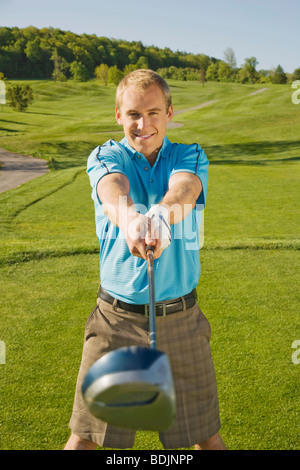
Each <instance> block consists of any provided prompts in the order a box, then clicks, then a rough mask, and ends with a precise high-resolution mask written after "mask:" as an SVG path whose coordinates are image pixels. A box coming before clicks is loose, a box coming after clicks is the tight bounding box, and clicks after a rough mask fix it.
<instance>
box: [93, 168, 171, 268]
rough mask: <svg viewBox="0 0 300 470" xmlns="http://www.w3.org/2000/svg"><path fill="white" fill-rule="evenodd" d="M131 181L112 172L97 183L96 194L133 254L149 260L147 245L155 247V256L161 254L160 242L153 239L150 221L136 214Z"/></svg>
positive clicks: (120, 174)
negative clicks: (130, 191)
mask: <svg viewBox="0 0 300 470" xmlns="http://www.w3.org/2000/svg"><path fill="white" fill-rule="evenodd" d="M129 190H130V185H129V181H128V178H127V177H126V176H125V175H123V174H122V173H111V174H108V175H106V176H104V177H103V178H102V179H101V180H100V181H99V183H98V186H97V193H98V196H99V199H100V201H101V203H102V207H103V210H104V212H105V214H106V215H107V217H108V218H109V220H110V221H111V222H112V223H113V224H114V225H116V226H117V227H119V228H120V230H122V232H123V233H124V236H125V239H126V242H127V245H128V248H129V250H130V252H131V253H132V254H133V255H135V256H138V257H140V258H144V259H146V245H152V246H155V250H154V257H155V258H156V257H159V256H160V255H161V253H162V249H161V242H160V240H159V239H157V238H153V237H151V227H150V219H149V218H148V217H146V216H145V215H143V214H140V213H138V212H137V211H136V209H135V207H134V202H133V201H132V199H131V198H130V196H129Z"/></svg>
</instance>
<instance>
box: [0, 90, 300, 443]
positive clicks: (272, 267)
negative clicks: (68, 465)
mask: <svg viewBox="0 0 300 470" xmlns="http://www.w3.org/2000/svg"><path fill="white" fill-rule="evenodd" d="M27 83H28V82H27ZM31 85H32V87H33V89H34V92H35V95H36V100H35V102H34V104H33V105H32V106H31V107H30V108H29V109H28V111H27V112H25V113H16V112H14V111H12V110H11V109H10V108H7V107H5V112H3V113H1V124H0V146H2V147H5V148H7V149H9V150H12V151H17V152H20V153H23V154H24V153H25V154H31V155H34V156H42V157H43V158H45V159H47V160H50V158H51V157H52V158H54V160H55V166H56V168H57V170H53V169H51V171H50V172H49V173H48V174H46V175H44V176H42V177H40V178H37V179H36V180H33V181H30V182H28V183H26V184H25V185H22V186H21V187H19V188H17V189H14V190H11V191H8V192H6V193H3V194H0V221H1V223H0V235H1V247H0V269H1V278H0V292H1V304H0V305H1V307H0V318H1V321H0V340H2V341H4V342H5V345H6V364H5V365H4V364H1V365H0V449H25V450H28V449H61V448H62V447H63V445H64V443H65V441H66V440H67V438H68V435H69V429H68V422H69V418H70V414H71V410H72V404H73V395H74V390H75V383H76V378H77V372H78V367H79V364H80V359H81V350H82V343H83V332H84V325H85V321H86V319H87V317H88V315H89V313H90V311H91V310H92V308H93V306H94V303H95V296H96V292H97V288H98V284H99V253H98V251H99V247H98V241H97V239H96V235H95V223H94V210H93V203H92V200H91V190H90V186H89V182H88V178H87V175H86V172H85V167H86V159H87V156H88V154H89V153H90V151H91V150H92V149H93V148H94V147H95V146H96V145H98V144H101V143H102V142H104V141H105V140H107V139H109V138H112V137H114V138H116V139H120V138H121V137H122V133H120V132H119V130H120V129H119V127H118V126H117V124H116V123H115V120H114V116H113V110H114V92H115V88H114V87H112V86H108V87H104V86H101V85H99V84H97V83H96V82H88V83H84V84H78V83H77V84H76V83H72V82H67V83H63V84H58V83H51V82H48V81H38V82H31ZM171 85H172V92H173V101H174V106H175V109H177V110H179V109H181V110H183V109H186V108H188V107H192V106H195V105H197V104H200V103H204V102H206V101H210V100H215V99H218V100H219V101H218V102H217V103H215V104H212V105H210V106H208V107H206V108H203V109H199V110H195V111H190V112H186V113H184V114H179V115H178V116H175V117H174V120H175V121H177V122H181V123H184V127H181V128H177V129H170V130H169V131H168V136H169V138H170V139H171V140H172V141H177V142H179V141H182V142H186V143H191V142H199V143H200V144H201V145H202V147H203V148H204V149H205V151H206V153H207V155H208V157H209V160H210V162H211V165H210V178H209V192H208V199H207V207H206V209H205V239H204V247H203V249H202V250H201V252H200V255H201V260H202V275H201V278H200V281H199V285H198V295H199V304H200V306H201V308H202V310H203V311H204V312H205V314H206V315H207V317H208V319H209V321H210V323H211V325H212V343H211V344H212V352H213V357H214V362H215V367H216V373H217V380H218V389H219V401H220V412H221V421H222V429H221V434H222V437H223V438H224V440H225V441H226V443H227V445H228V447H229V448H231V449H287V450H290V449H294V450H295V449H297V450H299V442H298V441H299V439H298V436H299V372H300V364H299V365H296V364H293V362H292V353H293V349H292V348H291V345H292V343H293V341H294V340H297V339H300V327H299V325H300V322H299V293H298V290H299V289H298V286H299V267H300V266H299V264H300V263H299V229H298V227H299V209H298V206H299V204H298V200H299V161H298V160H299V145H300V141H299V135H300V132H299V131H300V129H299V126H300V114H299V113H300V108H299V106H298V107H297V106H296V105H293V104H292V102H291V89H290V87H289V86H275V85H267V87H268V90H267V91H265V92H263V93H261V94H258V95H256V96H249V94H250V93H251V92H253V91H255V90H257V89H259V88H262V86H261V87H258V86H250V85H239V84H221V83H211V82H209V83H207V84H206V86H205V87H204V88H202V87H201V86H199V85H198V84H196V83H192V82H191V83H188V82H187V83H184V82H171ZM264 86H265V85H264ZM134 449H152V450H155V449H162V446H161V444H160V442H159V440H158V437H157V435H156V433H146V432H139V433H137V437H136V442H135V447H134Z"/></svg>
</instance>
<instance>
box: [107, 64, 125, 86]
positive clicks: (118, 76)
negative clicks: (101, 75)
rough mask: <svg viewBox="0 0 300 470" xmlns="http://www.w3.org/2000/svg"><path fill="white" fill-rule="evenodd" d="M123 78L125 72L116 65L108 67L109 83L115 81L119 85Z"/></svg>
mask: <svg viewBox="0 0 300 470" xmlns="http://www.w3.org/2000/svg"><path fill="white" fill-rule="evenodd" d="M122 78H123V72H121V70H119V69H118V67H117V66H116V65H114V66H113V67H109V69H108V77H107V79H108V83H114V84H115V85H118V84H119V83H120V81H121V80H122Z"/></svg>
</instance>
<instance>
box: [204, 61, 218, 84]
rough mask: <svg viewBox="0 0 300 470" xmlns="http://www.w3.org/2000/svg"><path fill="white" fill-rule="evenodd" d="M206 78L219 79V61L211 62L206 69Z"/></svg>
mask: <svg viewBox="0 0 300 470" xmlns="http://www.w3.org/2000/svg"><path fill="white" fill-rule="evenodd" d="M206 78H207V80H212V81H219V62H215V63H211V64H210V65H209V66H208V68H207V70H206Z"/></svg>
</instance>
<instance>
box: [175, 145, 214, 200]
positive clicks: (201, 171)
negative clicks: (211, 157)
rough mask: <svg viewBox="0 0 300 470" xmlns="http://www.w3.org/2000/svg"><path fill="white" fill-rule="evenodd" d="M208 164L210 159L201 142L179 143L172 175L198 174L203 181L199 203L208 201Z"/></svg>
mask: <svg viewBox="0 0 300 470" xmlns="http://www.w3.org/2000/svg"><path fill="white" fill-rule="evenodd" d="M208 165H209V161H208V159H207V156H206V154H205V152H204V150H203V149H202V148H201V147H200V145H199V144H192V145H184V144H182V145H178V147H177V155H176V159H175V162H174V167H173V170H172V172H171V174H170V177H171V176H172V175H174V174H175V173H180V172H188V173H193V174H194V175H197V176H198V177H199V178H200V181H201V183H202V192H201V194H200V196H199V198H198V200H197V204H203V208H204V207H205V203H206V195H207V188H208Z"/></svg>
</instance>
